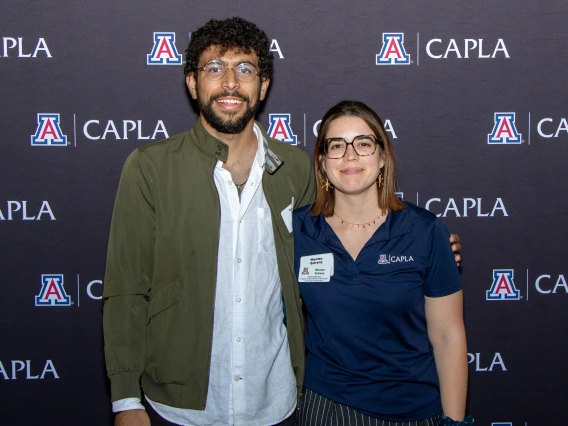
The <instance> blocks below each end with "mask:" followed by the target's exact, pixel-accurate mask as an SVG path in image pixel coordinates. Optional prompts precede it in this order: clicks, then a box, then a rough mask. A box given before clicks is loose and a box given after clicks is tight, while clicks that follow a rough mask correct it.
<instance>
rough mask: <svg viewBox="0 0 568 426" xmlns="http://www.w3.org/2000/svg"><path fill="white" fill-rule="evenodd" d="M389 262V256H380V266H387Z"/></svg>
mask: <svg viewBox="0 0 568 426" xmlns="http://www.w3.org/2000/svg"><path fill="white" fill-rule="evenodd" d="M387 263H390V262H389V259H388V256H387V255H386V254H381V255H380V256H379V265H386V264H387Z"/></svg>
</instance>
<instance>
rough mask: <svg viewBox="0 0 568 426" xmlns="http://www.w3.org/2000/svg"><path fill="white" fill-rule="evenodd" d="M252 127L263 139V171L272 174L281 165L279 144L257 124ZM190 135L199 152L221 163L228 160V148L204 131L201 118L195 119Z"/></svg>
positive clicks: (281, 154)
mask: <svg viewBox="0 0 568 426" xmlns="http://www.w3.org/2000/svg"><path fill="white" fill-rule="evenodd" d="M254 126H255V128H256V129H258V130H259V133H260V135H261V137H262V139H263V144H264V152H265V166H266V167H265V169H266V171H267V172H268V173H270V174H273V173H274V172H275V171H276V170H278V168H279V167H280V166H281V165H282V163H283V160H282V157H283V152H281V149H280V146H278V144H280V142H278V141H276V140H274V139H271V138H269V137H268V135H267V134H266V131H265V130H264V129H263V127H262V126H261V125H260V123H259V122H257V121H255V122H254ZM191 133H193V134H194V136H195V137H194V141H195V144H196V145H197V147H198V148H199V149H200V150H201V151H203V152H204V153H206V154H208V155H211V156H214V157H215V158H216V159H217V160H219V161H222V162H223V163H225V162H227V158H229V146H228V145H227V144H226V143H225V142H222V141H220V140H219V139H217V138H216V137H214V136H212V135H211V134H210V133H209V132H207V130H205V127H203V123H202V122H201V117H199V118H198V119H197V122H196V123H195V125H194V126H193V128H192V129H191Z"/></svg>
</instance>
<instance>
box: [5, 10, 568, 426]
mask: <svg viewBox="0 0 568 426" xmlns="http://www.w3.org/2000/svg"><path fill="white" fill-rule="evenodd" d="M3 3H4V4H3V7H2V13H1V14H0V75H1V78H0V93H1V99H2V115H1V119H0V123H1V127H0V128H1V134H0V158H1V167H0V235H1V242H2V244H1V253H2V256H1V259H2V262H1V263H2V268H1V276H2V280H1V281H2V289H3V291H2V298H0V336H1V340H0V424H2V425H8V426H12V425H34V424H47V425H110V424H112V414H111V404H110V397H109V384H108V381H107V379H106V374H105V367H104V357H103V350H102V347H103V339H102V330H101V325H102V320H101V317H102V301H101V294H102V288H103V285H104V284H103V277H104V268H105V255H106V254H105V252H106V244H107V238H108V230H109V225H110V219H111V212H112V206H113V202H114V196H115V192H116V189H117V184H118V179H119V175H120V171H121V168H122V164H123V162H124V160H125V158H126V157H127V155H128V154H129V153H130V152H131V151H132V150H134V149H135V148H136V147H138V146H141V145H143V144H147V143H151V142H153V141H157V140H160V139H163V138H166V137H168V136H172V135H174V134H176V133H179V132H182V131H185V130H187V129H189V128H190V127H191V126H192V124H193V123H194V122H195V120H196V117H197V110H196V107H195V105H194V104H193V103H192V102H191V101H190V96H189V95H188V93H187V90H186V88H185V84H184V75H183V65H182V64H183V54H184V51H185V48H186V47H187V43H188V41H189V38H190V35H191V31H193V30H195V29H197V28H198V27H200V26H201V25H203V24H204V23H205V22H206V21H207V20H209V19H211V18H217V19H223V18H228V17H232V16H242V17H243V18H245V19H248V20H251V21H253V22H255V23H257V24H258V25H259V26H260V27H261V28H263V29H264V30H265V31H266V32H267V34H268V36H269V38H270V39H271V40H272V43H271V50H272V52H273V54H274V57H275V72H274V76H273V80H272V83H271V87H270V90H269V95H268V97H267V100H266V101H265V102H264V105H263V107H262V109H261V111H260V114H259V115H258V117H257V118H258V120H259V121H260V122H261V123H262V125H263V126H264V127H265V128H266V129H268V130H269V133H270V134H271V136H272V137H274V138H277V139H280V140H282V141H283V142H285V143H288V144H291V145H294V146H296V147H297V149H301V150H305V151H306V152H308V153H309V154H310V155H312V150H313V145H314V142H315V138H316V134H317V130H318V124H319V120H320V118H321V117H322V115H323V113H324V112H325V111H326V110H327V109H328V108H329V107H330V106H332V105H334V104H335V103H337V102H338V101H340V100H344V99H355V100H360V101H363V102H365V103H367V104H368V105H369V106H371V107H372V108H374V109H375V110H376V111H377V112H378V113H379V115H380V116H381V117H382V118H383V120H384V122H385V126H386V128H387V130H388V133H389V134H390V137H391V138H392V140H393V143H394V147H395V149H396V153H397V156H398V160H399V189H400V192H401V193H402V196H403V198H404V199H405V200H408V201H410V202H413V203H416V204H418V205H419V206H422V207H425V208H426V209H428V210H430V211H432V212H434V213H435V214H436V215H438V216H439V217H440V218H441V219H442V221H444V222H445V223H446V225H447V226H448V228H449V229H450V230H451V231H452V232H454V233H458V234H459V235H460V237H461V240H462V242H463V255H464V261H463V263H462V265H461V272H462V279H463V283H464V288H465V289H464V294H465V319H466V327H467V335H468V352H469V354H468V358H469V359H468V360H469V373H470V385H469V395H468V411H469V412H470V413H471V414H472V415H474V416H475V417H476V419H477V424H479V425H482V426H489V425H493V426H543V425H546V426H550V425H565V424H566V417H567V415H566V397H567V395H568V391H567V390H566V383H568V368H566V360H567V353H568V352H567V349H568V343H567V342H566V340H565V337H562V336H566V332H567V331H568V330H567V328H568V326H567V324H568V321H567V314H566V310H565V308H566V306H567V303H568V283H567V281H566V278H567V277H568V275H567V274H568V265H567V264H566V258H567V255H568V249H567V248H566V244H565V242H566V240H567V237H568V230H567V229H568V227H567V225H566V215H567V213H568V196H567V195H566V194H567V193H568V175H567V173H566V164H567V163H568V84H567V81H568V79H567V77H566V72H567V70H568V21H567V16H568V14H567V13H568V4H567V3H566V2H565V1H556V0H532V1H523V2H516V1H512V0H505V1H477V2H471V1H420V2H416V1H399V2H394V1H393V2H386V1H369V0H351V1H349V2H309V1H307V2H306V1H301V0H289V1H282V2H264V1H248V2H231V1H227V0H219V1H218V2H213V3H211V2H201V3H198V2H187V1H182V0H170V1H168V2H150V1H142V2H140V1H132V0H124V1H121V2H115V1H109V0H102V1H98V2H86V1H67V0H60V1H58V2H49V1H39V0H37V1H31V0H23V1H20V2H17V3H16V2H7V1H4V2H3Z"/></svg>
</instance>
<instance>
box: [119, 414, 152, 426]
mask: <svg viewBox="0 0 568 426" xmlns="http://www.w3.org/2000/svg"><path fill="white" fill-rule="evenodd" d="M114 426H150V418H149V417H148V414H146V411H144V410H129V411H121V412H120V413H118V414H117V415H116V416H115V417H114Z"/></svg>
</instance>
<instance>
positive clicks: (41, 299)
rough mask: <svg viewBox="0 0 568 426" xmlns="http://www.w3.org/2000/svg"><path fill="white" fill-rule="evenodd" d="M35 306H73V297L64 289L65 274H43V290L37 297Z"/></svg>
mask: <svg viewBox="0 0 568 426" xmlns="http://www.w3.org/2000/svg"><path fill="white" fill-rule="evenodd" d="M35 305H36V306H71V297H69V296H68V295H67V293H65V288H64V287H63V274H42V276H41V290H40V291H39V294H38V295H37V296H35Z"/></svg>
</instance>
